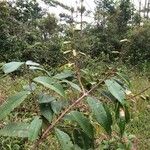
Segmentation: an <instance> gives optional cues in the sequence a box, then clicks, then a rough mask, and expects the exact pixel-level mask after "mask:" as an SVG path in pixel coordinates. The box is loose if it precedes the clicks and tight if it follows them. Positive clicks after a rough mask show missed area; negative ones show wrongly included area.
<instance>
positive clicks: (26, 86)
mask: <svg viewBox="0 0 150 150" xmlns="http://www.w3.org/2000/svg"><path fill="white" fill-rule="evenodd" d="M23 89H24V90H26V91H29V92H32V91H34V90H35V89H36V84H35V83H34V82H32V83H31V84H30V85H25V86H23Z"/></svg>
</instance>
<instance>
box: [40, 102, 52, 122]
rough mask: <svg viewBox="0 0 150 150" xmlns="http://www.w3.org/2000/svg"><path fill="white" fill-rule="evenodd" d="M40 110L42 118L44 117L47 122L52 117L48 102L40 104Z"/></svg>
mask: <svg viewBox="0 0 150 150" xmlns="http://www.w3.org/2000/svg"><path fill="white" fill-rule="evenodd" d="M40 111H41V114H42V116H43V117H44V118H46V119H47V120H48V121H49V122H51V121H52V119H53V112H52V109H51V105H50V104H40Z"/></svg>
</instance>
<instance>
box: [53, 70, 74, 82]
mask: <svg viewBox="0 0 150 150" xmlns="http://www.w3.org/2000/svg"><path fill="white" fill-rule="evenodd" d="M72 76H73V73H72V72H71V71H66V72H62V73H60V74H56V75H55V76H54V77H53V78H55V79H59V80H61V79H66V78H68V77H72Z"/></svg>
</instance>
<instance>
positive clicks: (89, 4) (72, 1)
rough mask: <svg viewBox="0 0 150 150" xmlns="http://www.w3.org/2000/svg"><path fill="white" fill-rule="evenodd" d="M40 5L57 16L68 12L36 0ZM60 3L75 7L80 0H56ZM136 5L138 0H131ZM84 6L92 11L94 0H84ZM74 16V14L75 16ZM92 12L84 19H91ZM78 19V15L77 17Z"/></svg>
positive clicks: (137, 5) (78, 4)
mask: <svg viewBox="0 0 150 150" xmlns="http://www.w3.org/2000/svg"><path fill="white" fill-rule="evenodd" d="M38 1H39V3H40V5H41V6H42V7H44V8H46V9H48V10H49V12H50V13H54V14H55V15H56V16H59V14H60V13H62V12H63V13H68V12H67V11H66V10H64V9H62V8H61V7H50V8H49V7H48V6H47V5H44V3H43V2H42V1H41V0H38ZM58 1H60V2H61V3H63V4H65V5H67V6H70V7H74V8H76V6H80V0H58ZM132 1H133V2H134V4H135V6H136V8H138V7H139V0H132ZM141 1H142V6H144V1H145V0H141ZM83 4H84V6H85V7H86V9H87V10H90V11H94V8H95V5H94V0H84V3H83ZM75 17H76V16H75ZM92 17H93V15H92V13H91V14H90V15H88V17H84V19H85V20H86V21H91V20H92ZM77 19H79V17H77Z"/></svg>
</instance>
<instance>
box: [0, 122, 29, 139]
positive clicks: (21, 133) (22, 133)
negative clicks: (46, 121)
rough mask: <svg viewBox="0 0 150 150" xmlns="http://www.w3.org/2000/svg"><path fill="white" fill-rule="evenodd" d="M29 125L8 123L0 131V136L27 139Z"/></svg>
mask: <svg viewBox="0 0 150 150" xmlns="http://www.w3.org/2000/svg"><path fill="white" fill-rule="evenodd" d="M29 127H30V124H28V123H9V124H8V125H6V126H5V127H4V128H2V129H0V136H9V137H22V138H26V137H28V133H29Z"/></svg>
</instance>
